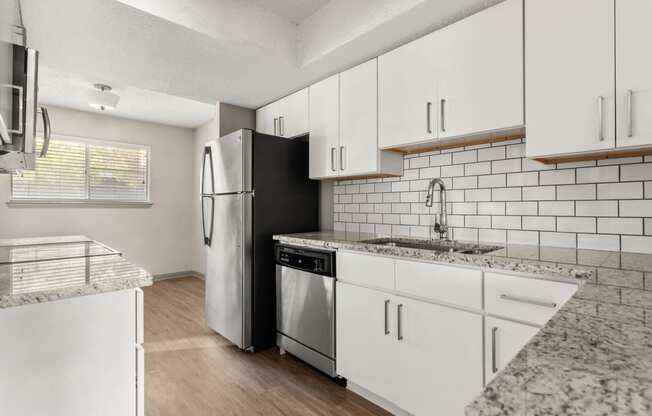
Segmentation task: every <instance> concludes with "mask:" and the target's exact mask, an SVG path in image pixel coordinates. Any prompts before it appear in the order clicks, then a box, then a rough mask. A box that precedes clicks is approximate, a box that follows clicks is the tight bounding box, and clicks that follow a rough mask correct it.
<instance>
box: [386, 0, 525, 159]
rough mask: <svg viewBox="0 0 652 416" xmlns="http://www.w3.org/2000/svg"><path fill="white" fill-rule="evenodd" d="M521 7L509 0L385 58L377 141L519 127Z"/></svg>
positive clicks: (449, 139) (434, 141)
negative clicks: (378, 138) (378, 139)
mask: <svg viewBox="0 0 652 416" xmlns="http://www.w3.org/2000/svg"><path fill="white" fill-rule="evenodd" d="M522 10H523V9H522V1H521V0H508V1H506V2H504V3H500V4H498V5H496V6H494V7H491V8H489V9H487V10H484V11H482V12H480V13H477V14H475V15H473V16H471V17H469V18H467V19H464V20H462V21H460V22H457V23H455V24H453V25H450V26H448V27H446V28H444V29H442V30H439V31H436V32H433V33H431V34H429V35H427V36H425V37H423V38H420V39H417V40H415V41H413V42H411V43H409V44H407V45H404V46H402V47H400V48H398V49H395V50H393V51H391V52H389V53H387V54H385V55H383V56H381V57H380V58H379V82H378V90H379V114H380V123H379V126H380V132H379V137H380V147H381V148H399V149H402V150H405V151H411V150H412V149H415V148H416V149H424V148H428V147H429V146H431V147H432V148H436V147H437V146H438V145H443V144H448V145H450V144H452V143H455V142H456V141H459V142H460V143H461V144H463V143H464V142H465V140H467V139H468V138H469V137H476V138H478V140H480V139H481V138H485V139H486V140H487V141H489V140H492V139H494V138H496V137H497V135H498V136H499V134H500V132H505V134H514V133H515V132H520V131H522V127H523V35H522V34H523V26H522V25H523V23H522V21H523V19H522Z"/></svg>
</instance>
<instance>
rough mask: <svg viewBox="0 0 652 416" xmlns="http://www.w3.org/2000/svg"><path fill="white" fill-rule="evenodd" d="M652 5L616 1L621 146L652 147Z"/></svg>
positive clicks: (633, 0)
mask: <svg viewBox="0 0 652 416" xmlns="http://www.w3.org/2000/svg"><path fill="white" fill-rule="evenodd" d="M650 16H652V2H650V1H649V0H618V1H616V42H617V45H616V59H617V61H616V64H617V68H616V75H617V79H616V86H617V87H618V91H617V97H618V98H617V101H618V105H617V106H616V108H617V110H618V122H617V125H618V135H617V137H618V141H617V146H618V147H624V146H641V145H649V144H652V55H650V53H649V41H650V39H652V25H650Z"/></svg>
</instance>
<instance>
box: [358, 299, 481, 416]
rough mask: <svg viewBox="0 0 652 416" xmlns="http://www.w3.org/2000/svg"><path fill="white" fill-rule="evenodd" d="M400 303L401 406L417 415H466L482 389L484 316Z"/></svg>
mask: <svg viewBox="0 0 652 416" xmlns="http://www.w3.org/2000/svg"><path fill="white" fill-rule="evenodd" d="M396 302H398V305H397V309H394V313H396V314H397V317H396V319H397V328H398V329H400V330H398V329H397V335H398V338H399V339H398V340H397V342H398V344H399V346H400V353H399V358H398V362H399V363H400V367H399V369H400V370H399V371H400V375H399V377H398V378H399V379H400V380H402V381H403V382H402V383H401V384H400V385H399V386H398V388H399V390H398V391H397V393H398V395H399V399H398V400H397V402H396V404H397V405H398V406H400V407H401V408H403V409H405V410H407V411H408V412H410V413H413V414H415V415H435V414H437V415H451V416H456V415H459V416H463V415H464V407H465V406H466V405H467V404H468V403H469V402H471V401H472V400H473V399H474V398H475V397H476V396H477V395H478V394H480V392H481V390H482V365H483V364H482V354H483V351H482V316H480V315H476V314H473V313H470V312H465V311H461V310H457V309H452V308H447V307H443V306H439V305H433V304H429V303H425V302H419V301H415V300H411V299H405V298H402V297H400V296H397V297H396ZM369 345H373V344H372V343H369Z"/></svg>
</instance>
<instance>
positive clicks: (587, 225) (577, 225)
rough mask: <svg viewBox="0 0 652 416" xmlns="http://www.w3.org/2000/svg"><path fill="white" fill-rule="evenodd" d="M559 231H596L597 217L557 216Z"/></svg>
mask: <svg viewBox="0 0 652 416" xmlns="http://www.w3.org/2000/svg"><path fill="white" fill-rule="evenodd" d="M557 231H561V232H573V233H594V232H595V218H585V217H557Z"/></svg>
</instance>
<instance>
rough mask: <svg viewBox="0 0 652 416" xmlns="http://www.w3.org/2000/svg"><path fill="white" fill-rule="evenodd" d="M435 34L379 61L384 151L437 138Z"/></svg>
mask: <svg viewBox="0 0 652 416" xmlns="http://www.w3.org/2000/svg"><path fill="white" fill-rule="evenodd" d="M435 33H436V32H435ZM435 33H432V34H429V35H426V36H424V37H422V38H420V39H417V40H415V41H413V42H410V43H408V44H407V45H404V46H401V47H400V48H397V49H394V50H393V51H391V52H388V53H386V54H385V55H382V56H380V57H379V58H378V121H379V123H378V124H379V131H378V132H379V138H378V142H379V145H380V147H381V148H387V147H392V146H400V145H405V144H408V143H415V142H420V141H424V140H432V139H436V138H437V120H436V118H437V117H436V114H435V112H436V111H437V110H436V105H437V102H436V101H437V90H436V86H437V82H436V73H435V68H434V60H435V59H436V56H435V55H436V54H437V52H436V40H435Z"/></svg>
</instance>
